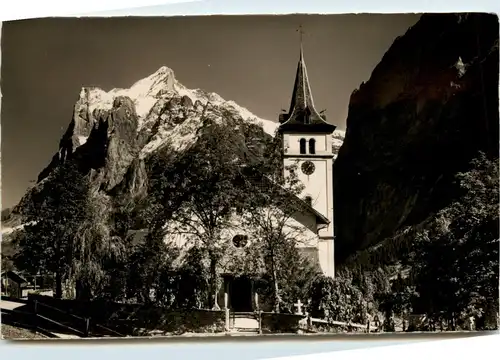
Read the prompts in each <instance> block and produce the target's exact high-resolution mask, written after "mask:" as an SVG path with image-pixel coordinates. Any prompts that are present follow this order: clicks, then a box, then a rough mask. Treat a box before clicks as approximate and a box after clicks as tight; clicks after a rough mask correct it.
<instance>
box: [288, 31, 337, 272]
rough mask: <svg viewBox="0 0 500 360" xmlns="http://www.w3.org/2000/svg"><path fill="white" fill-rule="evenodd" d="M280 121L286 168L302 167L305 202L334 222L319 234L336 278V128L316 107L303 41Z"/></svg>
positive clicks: (327, 268) (323, 261)
mask: <svg viewBox="0 0 500 360" xmlns="http://www.w3.org/2000/svg"><path fill="white" fill-rule="evenodd" d="M279 121H280V126H279V132H280V135H281V137H282V140H283V158H284V165H285V168H286V167H288V166H289V165H293V164H297V165H298V168H297V170H298V174H297V176H298V178H299V179H300V180H301V181H302V182H303V184H304V186H305V189H304V191H303V194H302V196H303V199H304V200H306V201H307V202H309V203H310V204H311V206H312V207H313V208H314V209H315V210H316V211H318V212H319V213H321V214H322V215H324V216H325V217H326V218H327V219H328V220H329V221H330V223H329V225H328V227H325V228H323V229H321V230H319V233H318V235H319V243H318V256H319V262H320V266H321V268H322V270H323V273H324V274H325V275H326V276H331V277H333V276H334V274H335V264H334V228H333V216H334V214H333V151H332V133H333V132H334V131H335V128H336V126H335V125H332V124H329V123H328V122H326V118H325V117H324V116H323V115H322V114H320V113H318V111H316V109H315V107H314V102H313V97H312V93H311V87H310V85H309V79H308V77H307V68H306V64H305V62H304V53H303V49H302V41H301V45H300V57H299V62H298V65H297V73H296V75H295V84H294V87H293V93H292V100H291V104H290V109H289V111H288V113H283V114H281V115H280V118H279ZM285 176H287V170H285Z"/></svg>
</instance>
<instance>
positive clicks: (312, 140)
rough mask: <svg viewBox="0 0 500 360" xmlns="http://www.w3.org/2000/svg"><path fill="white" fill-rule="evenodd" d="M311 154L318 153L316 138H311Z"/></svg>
mask: <svg viewBox="0 0 500 360" xmlns="http://www.w3.org/2000/svg"><path fill="white" fill-rule="evenodd" d="M309 154H316V140H315V139H309Z"/></svg>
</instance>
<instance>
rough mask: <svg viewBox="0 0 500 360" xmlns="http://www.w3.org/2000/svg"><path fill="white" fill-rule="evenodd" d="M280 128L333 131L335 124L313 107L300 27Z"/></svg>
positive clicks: (301, 130) (282, 129)
mask: <svg viewBox="0 0 500 360" xmlns="http://www.w3.org/2000/svg"><path fill="white" fill-rule="evenodd" d="M280 123H281V125H280V130H281V131H284V130H289V131H299V132H304V131H306V132H320V133H323V132H333V131H334V130H335V125H332V124H329V123H327V122H326V120H325V118H323V116H321V115H320V114H319V113H318V111H316V108H315V107H314V101H313V96H312V92H311V86H310V85H309V78H308V76H307V67H306V63H305V61H304V50H303V46H302V29H300V56H299V62H298V64H297V71H296V73H295V83H294V86H293V93H292V100H291V102H290V108H289V111H288V113H286V114H281V115H280Z"/></svg>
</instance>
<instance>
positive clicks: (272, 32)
mask: <svg viewBox="0 0 500 360" xmlns="http://www.w3.org/2000/svg"><path fill="white" fill-rule="evenodd" d="M418 18H419V15H415V14H401V15H399V14H396V15H392V14H391V15H369V14H363V15H268V16H256V15H253V16H200V17H186V16H183V17H161V18H160V17H159V18H134V17H123V18H67V19H62V18H59V19H56V18H47V19H34V20H22V21H14V22H4V23H3V24H2V36H1V56H2V59H1V82H0V86H1V92H2V105H1V136H2V139H1V140H2V142H1V167H2V169H1V170H2V171H1V176H2V183H1V185H2V188H1V189H2V209H5V208H7V207H11V206H13V205H15V204H16V203H17V202H18V201H19V200H20V198H21V197H22V196H23V194H24V193H25V191H26V189H27V188H28V187H29V186H30V182H31V181H33V180H35V179H36V178H37V176H38V174H39V172H40V171H41V170H42V169H43V168H44V167H45V166H47V165H48V163H49V162H50V160H51V158H52V156H53V155H54V154H55V153H56V152H57V150H58V145H59V140H60V138H61V136H62V135H63V133H64V132H65V130H66V128H67V127H68V125H69V123H70V121H71V117H72V113H73V106H74V104H75V102H76V100H77V99H78V96H79V92H80V89H81V87H82V86H98V87H101V88H103V89H104V90H110V89H112V88H128V87H130V86H131V85H132V84H133V83H134V82H136V81H137V80H139V79H142V78H144V77H146V76H148V75H150V74H152V73H154V72H155V71H156V70H157V69H158V68H160V67H161V66H163V65H165V66H167V67H169V68H171V69H173V70H174V72H175V76H176V78H177V80H178V81H179V82H180V83H182V84H183V85H185V86H187V87H188V88H201V89H203V90H206V91H209V92H216V93H218V94H219V95H220V96H222V97H223V98H224V99H226V100H234V101H235V102H236V103H238V104H239V105H241V106H243V107H246V108H247V109H249V110H250V111H251V112H253V113H254V114H255V115H257V116H259V117H261V118H264V119H268V120H272V121H277V119H278V115H279V113H280V111H281V109H287V108H288V106H289V102H290V97H291V92H292V88H293V81H294V77H295V70H296V66H297V60H298V55H299V46H300V45H299V35H298V32H297V31H296V30H297V28H298V27H299V25H302V28H303V29H304V35H303V48H304V57H305V61H306V64H307V68H308V75H309V80H310V84H311V88H312V93H313V96H314V102H315V105H316V108H317V110H318V111H320V110H323V109H326V114H327V117H328V120H329V122H331V123H333V124H335V125H337V127H338V128H340V129H345V120H346V118H347V109H348V104H349V97H350V95H351V93H352V91H353V90H355V89H356V88H358V87H359V85H360V84H361V82H363V81H367V80H368V79H369V77H370V75H371V72H372V70H373V69H374V67H375V66H376V65H377V64H378V63H379V62H380V60H381V58H382V56H383V55H384V53H385V52H386V51H387V50H388V48H389V47H390V46H391V44H392V42H393V41H394V39H395V38H396V37H397V36H401V35H403V34H404V33H405V32H406V30H407V29H408V27H410V26H412V25H414V24H415V23H416V22H417V21H418Z"/></svg>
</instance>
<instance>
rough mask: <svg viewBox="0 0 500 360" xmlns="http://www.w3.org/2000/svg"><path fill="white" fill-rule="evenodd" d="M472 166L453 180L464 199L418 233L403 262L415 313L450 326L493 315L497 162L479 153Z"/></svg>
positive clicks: (495, 308) (495, 302) (495, 306)
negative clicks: (409, 266)
mask: <svg viewBox="0 0 500 360" xmlns="http://www.w3.org/2000/svg"><path fill="white" fill-rule="evenodd" d="M471 165H472V169H471V170H470V171H468V172H466V173H461V174H458V176H457V180H458V181H459V183H460V185H461V187H462V189H463V196H462V197H461V198H460V199H458V201H456V202H455V203H454V204H452V205H451V206H449V207H448V208H446V209H444V210H443V211H442V212H441V213H440V214H438V216H437V217H436V219H435V222H434V224H433V225H434V226H433V227H432V228H430V229H426V230H425V231H422V232H421V233H420V234H419V236H418V237H417V239H416V242H415V245H414V249H413V251H412V253H411V256H410V257H409V259H408V260H409V261H410V262H411V263H412V264H414V266H413V269H412V277H413V279H414V282H415V284H416V290H417V292H418V293H419V300H418V303H419V308H420V309H419V310H421V311H424V312H425V313H426V314H427V315H428V316H429V317H431V318H433V319H434V320H436V321H441V320H444V321H447V322H448V323H449V324H450V326H451V327H452V328H455V327H456V324H457V322H458V321H459V319H463V318H465V317H469V316H475V317H477V318H478V319H480V318H483V317H484V315H485V314H486V312H491V311H493V312H497V313H498V286H499V277H498V268H499V263H498V256H499V254H498V246H499V219H498V215H499V205H498V199H499V190H498V176H499V172H498V162H497V161H491V160H488V159H487V158H486V157H485V156H484V155H483V154H481V155H480V156H479V157H478V158H477V159H475V160H474V161H473V162H472V164H471Z"/></svg>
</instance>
